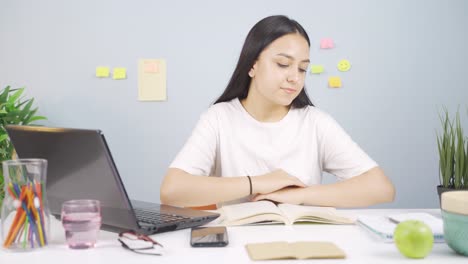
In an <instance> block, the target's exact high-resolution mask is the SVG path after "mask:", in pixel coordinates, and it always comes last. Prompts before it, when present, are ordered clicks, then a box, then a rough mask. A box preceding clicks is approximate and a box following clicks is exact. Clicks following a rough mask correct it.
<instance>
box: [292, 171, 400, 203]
mask: <svg viewBox="0 0 468 264" xmlns="http://www.w3.org/2000/svg"><path fill="white" fill-rule="evenodd" d="M296 191H299V192H301V193H302V194H301V195H303V204H309V205H318V206H332V207H363V206H370V205H374V204H377V203H388V202H392V201H393V200H394V198H395V188H394V186H393V184H392V183H391V182H390V180H389V179H388V178H387V177H386V176H385V174H384V173H383V171H382V169H380V168H379V167H376V168H373V169H371V170H369V171H367V172H366V173H363V174H361V175H359V176H356V177H353V178H350V179H348V180H345V181H341V182H337V183H333V184H327V185H313V186H309V187H307V188H304V189H302V190H296Z"/></svg>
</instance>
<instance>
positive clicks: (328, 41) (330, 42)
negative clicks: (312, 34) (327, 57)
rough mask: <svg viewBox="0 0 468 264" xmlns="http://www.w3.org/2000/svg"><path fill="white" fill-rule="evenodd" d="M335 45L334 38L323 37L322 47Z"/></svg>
mask: <svg viewBox="0 0 468 264" xmlns="http://www.w3.org/2000/svg"><path fill="white" fill-rule="evenodd" d="M334 47H335V44H334V43H333V39H331V38H323V39H321V40H320V48H321V49H333V48H334Z"/></svg>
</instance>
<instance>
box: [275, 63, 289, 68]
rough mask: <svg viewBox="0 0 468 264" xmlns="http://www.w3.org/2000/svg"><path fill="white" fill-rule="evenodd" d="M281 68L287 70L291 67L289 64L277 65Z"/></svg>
mask: <svg viewBox="0 0 468 264" xmlns="http://www.w3.org/2000/svg"><path fill="white" fill-rule="evenodd" d="M277 64H278V66H279V67H281V68H287V67H288V66H289V65H287V64H281V63H277Z"/></svg>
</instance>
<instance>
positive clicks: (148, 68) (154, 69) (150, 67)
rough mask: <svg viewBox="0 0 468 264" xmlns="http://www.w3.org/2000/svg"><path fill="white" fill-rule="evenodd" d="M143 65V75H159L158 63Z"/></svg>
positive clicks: (151, 62) (147, 62) (146, 62)
mask: <svg viewBox="0 0 468 264" xmlns="http://www.w3.org/2000/svg"><path fill="white" fill-rule="evenodd" d="M143 64H144V71H145V73H159V62H157V61H145V62H144V63H143Z"/></svg>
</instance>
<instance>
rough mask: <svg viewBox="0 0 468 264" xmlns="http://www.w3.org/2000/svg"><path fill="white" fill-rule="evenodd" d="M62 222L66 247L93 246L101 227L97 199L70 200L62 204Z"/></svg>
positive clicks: (84, 247) (99, 208)
mask: <svg viewBox="0 0 468 264" xmlns="http://www.w3.org/2000/svg"><path fill="white" fill-rule="evenodd" d="M62 224H63V227H64V228H65V237H66V239H67V243H68V247H70V248H73V249H86V248H91V247H94V245H95V244H96V241H97V236H98V233H99V229H100V228H101V206H100V203H99V201H98V200H71V201H67V202H64V203H63V204H62Z"/></svg>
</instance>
